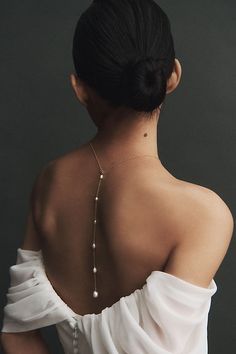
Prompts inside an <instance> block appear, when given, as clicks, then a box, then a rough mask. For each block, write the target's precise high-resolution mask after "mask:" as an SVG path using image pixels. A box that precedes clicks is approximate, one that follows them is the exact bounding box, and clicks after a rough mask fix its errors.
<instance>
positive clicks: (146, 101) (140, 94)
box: [120, 57, 166, 112]
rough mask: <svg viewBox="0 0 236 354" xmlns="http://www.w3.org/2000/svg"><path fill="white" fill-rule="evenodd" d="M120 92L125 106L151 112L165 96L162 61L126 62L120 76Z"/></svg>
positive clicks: (146, 59) (152, 59) (148, 59)
mask: <svg viewBox="0 0 236 354" xmlns="http://www.w3.org/2000/svg"><path fill="white" fill-rule="evenodd" d="M120 92H121V101H122V102H123V104H125V105H126V106H128V107H131V108H133V109H135V110H137V111H146V112H151V111H153V110H154V109H155V108H157V107H158V106H159V105H160V104H161V103H162V102H163V100H164V98H165V95H166V77H165V72H164V59H155V58H152V57H146V58H139V59H136V60H135V61H130V62H128V63H127V64H126V65H125V67H124V70H123V73H122V75H121V85H120Z"/></svg>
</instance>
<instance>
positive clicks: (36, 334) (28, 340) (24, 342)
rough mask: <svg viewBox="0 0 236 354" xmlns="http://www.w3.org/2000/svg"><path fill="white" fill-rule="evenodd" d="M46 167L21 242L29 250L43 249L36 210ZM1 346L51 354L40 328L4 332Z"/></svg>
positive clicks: (13, 351) (10, 352) (16, 353)
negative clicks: (36, 221)
mask: <svg viewBox="0 0 236 354" xmlns="http://www.w3.org/2000/svg"><path fill="white" fill-rule="evenodd" d="M45 171H47V168H46V167H45V168H44V169H43V170H42V171H41V172H40V174H39V175H38V176H37V178H36V180H35V183H34V185H33V189H32V191H31V195H30V203H29V210H28V215H27V221H26V232H25V235H24V239H23V241H22V243H21V248H23V249H29V250H39V249H41V241H40V236H39V234H38V231H37V228H36V224H35V215H34V211H35V209H36V205H37V204H38V201H39V195H40V192H41V190H40V187H41V185H42V184H44V185H45V183H46V182H47V179H46V178H45V177H44V176H45ZM0 342H1V346H2V348H3V352H4V354H32V353H33V354H49V348H48V346H47V344H46V342H45V340H44V339H43V337H42V334H41V332H40V329H35V330H31V331H22V332H14V333H12V332H11V333H9V332H2V333H1V341H0Z"/></svg>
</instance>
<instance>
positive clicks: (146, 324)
mask: <svg viewBox="0 0 236 354" xmlns="http://www.w3.org/2000/svg"><path fill="white" fill-rule="evenodd" d="M10 277H11V284H10V287H9V289H8V293H7V304H6V306H5V307H4V319H3V327H2V332H22V331H28V330H32V329H36V328H42V327H45V326H48V325H53V324H55V325H56V328H57V331H58V335H59V339H60V341H61V343H62V346H63V348H64V352H65V353H66V354H75V353H79V354H93V353H95V354H206V353H207V352H208V333H207V327H208V326H207V325H208V313H209V309H210V306H211V297H212V295H213V294H214V293H215V292H216V291H217V286H216V283H215V281H214V279H212V281H211V283H210V285H209V287H208V288H204V287H200V286H197V285H194V284H191V283H189V282H187V281H185V280H183V279H180V278H178V277H176V276H174V275H171V274H169V273H165V272H162V271H152V272H151V274H150V275H149V276H148V278H147V279H146V282H145V284H144V286H143V287H142V289H136V290H135V291H134V292H132V293H131V294H129V295H127V296H123V297H121V298H120V300H118V301H117V302H116V303H114V304H113V305H112V306H110V307H106V308H105V309H104V310H103V311H102V312H101V313H99V314H86V315H79V314H76V313H75V312H74V311H72V309H71V308H70V307H68V306H67V305H66V303H65V302H64V301H63V300H62V299H61V298H60V297H59V295H58V294H57V293H56V291H55V290H54V288H53V287H52V285H51V283H50V281H49V279H48V278H47V275H46V273H45V268H44V263H43V258H42V251H41V250H40V251H32V250H23V249H21V248H18V249H17V260H16V264H15V265H13V266H11V267H10Z"/></svg>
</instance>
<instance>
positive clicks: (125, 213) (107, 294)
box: [36, 147, 187, 315]
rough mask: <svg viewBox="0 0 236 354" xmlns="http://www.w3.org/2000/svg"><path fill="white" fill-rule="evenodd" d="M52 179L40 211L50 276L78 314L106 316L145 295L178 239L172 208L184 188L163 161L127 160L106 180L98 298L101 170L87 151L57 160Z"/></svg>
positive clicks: (101, 216) (101, 202)
mask: <svg viewBox="0 0 236 354" xmlns="http://www.w3.org/2000/svg"><path fill="white" fill-rule="evenodd" d="M121 160H122V159H121ZM47 174H48V175H47V176H46V177H45V178H47V181H48V183H47V186H44V188H43V190H42V191H41V197H40V200H38V208H37V209H36V210H37V221H38V225H39V229H40V236H41V242H42V251H43V255H44V260H45V267H46V272H47V275H48V278H49V280H50V281H51V283H52V285H53V287H54V289H55V290H56V292H57V293H58V294H59V295H60V296H61V298H62V299H63V300H64V301H65V302H66V303H67V304H68V306H70V307H71V308H72V309H73V310H74V311H75V312H77V313H79V314H80V315H84V314H87V313H96V314H97V313H100V312H101V311H102V309H104V308H105V307H107V306H111V305H112V304H113V303H115V302H116V301H118V300H119V299H120V298H121V297H122V296H125V295H129V294H130V293H131V292H133V291H134V290H135V289H138V288H141V287H142V286H143V285H144V283H145V280H146V278H147V277H148V275H150V273H151V272H152V271H153V270H163V268H164V266H165V264H166V262H167V259H168V257H169V255H170V253H171V251H172V249H173V247H174V245H175V243H176V237H177V235H175V234H174V232H173V223H172V222H171V220H172V217H173V215H170V214H169V213H168V210H169V209H168V206H169V205H172V206H173V207H174V208H178V205H174V203H175V200H176V201H177V200H178V198H176V199H175V197H174V196H175V195H176V194H178V193H180V190H181V188H183V187H180V185H181V182H180V181H179V180H177V179H176V178H175V177H173V176H172V175H171V174H170V173H169V172H168V171H167V170H166V169H165V168H164V167H163V166H162V165H161V163H160V161H157V160H154V159H151V158H140V159H134V160H129V161H124V162H122V163H121V164H118V165H117V166H114V168H112V169H111V170H110V171H109V173H108V175H107V176H106V177H105V178H104V181H103V183H102V187H101V190H100V197H99V202H98V210H97V216H98V220H97V225H96V244H97V247H96V262H97V269H98V271H97V288H98V291H99V297H98V298H96V299H94V298H93V296H92V293H93V287H94V279H93V272H92V269H93V254H92V239H93V219H94V196H95V195H96V191H97V186H98V181H99V169H98V166H97V164H96V161H95V159H94V157H93V156H92V154H91V152H89V151H88V149H84V148H83V147H82V148H81V149H78V150H75V151H73V152H71V153H69V154H67V155H65V156H62V157H60V158H59V159H57V160H55V161H53V162H52V164H51V166H50V167H49V169H48V170H47ZM186 183H187V182H186Z"/></svg>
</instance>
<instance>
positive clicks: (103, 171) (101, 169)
mask: <svg viewBox="0 0 236 354" xmlns="http://www.w3.org/2000/svg"><path fill="white" fill-rule="evenodd" d="M89 145H90V147H91V148H92V151H93V153H94V156H95V159H96V161H97V163H98V166H99V169H100V172H101V173H103V174H108V172H110V170H111V169H112V168H113V167H114V166H117V165H119V164H120V163H122V162H126V161H129V160H132V159H137V158H140V157H152V158H154V159H157V160H159V158H158V156H154V155H137V156H132V157H129V158H127V159H124V160H120V161H118V162H113V163H111V167H110V168H109V170H107V171H105V170H103V168H102V166H101V164H100V162H99V159H98V156H97V154H96V151H95V150H94V147H93V145H92V144H91V143H89Z"/></svg>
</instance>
